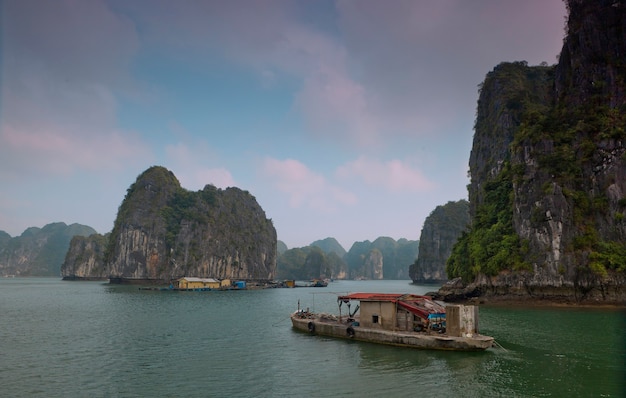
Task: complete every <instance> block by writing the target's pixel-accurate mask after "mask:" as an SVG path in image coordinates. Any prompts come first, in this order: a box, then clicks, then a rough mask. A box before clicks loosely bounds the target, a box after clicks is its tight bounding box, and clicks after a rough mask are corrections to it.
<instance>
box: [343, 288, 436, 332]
mask: <svg viewBox="0 0 626 398" xmlns="http://www.w3.org/2000/svg"><path fill="white" fill-rule="evenodd" d="M337 301H338V303H339V311H340V314H341V306H342V304H345V305H346V306H347V307H348V317H349V318H352V317H354V315H355V314H356V312H357V311H358V310H360V316H359V320H358V324H359V325H360V326H363V327H368V328H380V329H386V330H404V331H421V330H424V329H431V330H443V329H444V328H445V322H446V309H445V307H444V306H442V305H440V304H438V303H436V302H434V301H432V300H431V299H430V298H429V297H427V296H418V295H413V294H395V293H391V294H390V293H352V294H349V295H345V296H339V298H338V299H337ZM353 301H358V302H359V303H358V304H357V305H356V307H354V308H351V306H352V302H353Z"/></svg>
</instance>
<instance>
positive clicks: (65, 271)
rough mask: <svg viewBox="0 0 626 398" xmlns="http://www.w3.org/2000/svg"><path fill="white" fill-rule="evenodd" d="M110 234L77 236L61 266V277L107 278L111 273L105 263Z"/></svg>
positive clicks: (75, 278)
mask: <svg viewBox="0 0 626 398" xmlns="http://www.w3.org/2000/svg"><path fill="white" fill-rule="evenodd" d="M109 237H110V234H106V235H100V234H93V235H90V236H75V237H74V238H72V241H71V242H70V247H69V249H68V251H67V254H66V255H65V261H64V262H63V265H62V266H61V277H62V278H63V279H65V280H106V279H108V277H109V273H108V271H107V269H106V266H105V263H104V251H105V250H106V247H107V243H108V241H109Z"/></svg>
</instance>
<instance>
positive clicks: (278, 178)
mask: <svg viewBox="0 0 626 398" xmlns="http://www.w3.org/2000/svg"><path fill="white" fill-rule="evenodd" d="M263 174H264V176H265V177H266V178H268V179H270V180H271V181H273V185H274V186H275V187H276V189H278V190H279V191H280V192H282V193H284V194H286V195H287V196H288V197H289V205H290V206H291V207H293V208H299V207H308V208H312V209H315V210H317V211H322V212H324V213H327V212H334V211H336V210H337V207H338V206H342V205H349V204H353V203H355V202H356V197H355V196H354V195H353V194H351V193H350V192H348V191H346V190H345V189H342V188H341V187H339V186H335V185H333V184H331V183H329V182H328V181H327V180H326V179H325V178H324V177H323V176H322V175H320V174H317V173H315V172H313V171H311V170H310V169H309V168H308V167H306V166H305V165H304V164H302V163H300V162H299V161H297V160H293V159H286V160H278V159H272V158H267V159H265V161H264V164H263Z"/></svg>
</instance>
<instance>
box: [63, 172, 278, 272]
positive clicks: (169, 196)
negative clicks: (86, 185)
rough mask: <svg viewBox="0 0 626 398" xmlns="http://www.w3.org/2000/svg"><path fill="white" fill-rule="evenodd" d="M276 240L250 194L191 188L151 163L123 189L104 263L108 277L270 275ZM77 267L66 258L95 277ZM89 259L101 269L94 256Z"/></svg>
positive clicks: (72, 267) (273, 232)
mask: <svg viewBox="0 0 626 398" xmlns="http://www.w3.org/2000/svg"><path fill="white" fill-rule="evenodd" d="M276 242H277V241H276V230H275V229H274V227H273V225H272V222H271V220H268V219H267V218H266V217H265V213H264V211H263V210H262V209H261V207H260V206H259V205H258V203H257V202H256V199H255V198H254V197H253V196H252V195H250V194H249V193H248V192H245V191H242V190H240V189H237V188H228V189H226V190H221V189H217V188H215V187H213V186H211V185H207V186H206V187H205V188H204V189H203V190H201V191H198V192H189V191H186V190H184V189H183V188H181V186H180V183H179V182H178V180H177V179H176V177H175V176H174V174H172V172H170V171H169V170H167V169H165V168H163V167H151V168H150V169H148V170H146V171H145V172H144V173H142V174H141V175H140V176H139V177H138V178H137V180H136V182H135V183H134V184H133V185H132V186H131V187H130V188H129V189H128V192H127V194H126V197H125V199H124V201H123V202H122V205H121V206H120V208H119V211H118V215H117V218H116V220H115V225H114V228H113V231H112V232H111V236H110V238H109V239H108V241H107V247H106V249H105V251H104V253H103V262H104V264H105V270H106V271H105V272H106V274H107V275H109V276H114V277H118V278H123V279H127V280H159V281H166V282H167V281H170V280H171V279H175V278H179V277H182V276H197V277H213V278H232V279H271V278H273V275H274V272H275V268H276V245H277V243H276ZM80 243H81V242H76V245H77V246H79V245H80ZM85 247H88V245H86V246H85ZM77 252H80V250H79V248H77ZM95 252H96V250H95V249H94V253H95ZM82 256H83V258H89V257H90V256H88V255H87V254H83V255H82ZM76 257H79V256H76ZM82 264H83V265H81V264H76V262H75V261H72V260H71V258H70V259H68V260H67V261H66V265H67V267H66V268H67V270H68V271H67V272H68V273H69V272H70V271H69V270H70V269H71V270H73V273H74V274H75V275H79V274H80V275H92V274H91V273H90V271H88V270H87V269H86V268H87V267H89V265H88V263H86V262H83V263H82ZM92 264H93V268H92V269H93V270H95V272H96V273H98V272H99V271H98V270H99V268H98V266H99V265H98V261H97V260H94V261H92Z"/></svg>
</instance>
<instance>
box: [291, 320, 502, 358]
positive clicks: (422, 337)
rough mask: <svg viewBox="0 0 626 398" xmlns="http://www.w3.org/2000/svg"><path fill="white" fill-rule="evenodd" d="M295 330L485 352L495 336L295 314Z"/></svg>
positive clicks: (322, 334)
mask: <svg viewBox="0 0 626 398" xmlns="http://www.w3.org/2000/svg"><path fill="white" fill-rule="evenodd" d="M291 323H292V326H293V328H294V329H297V330H300V331H303V332H307V333H311V334H317V335H321V336H329V337H337V338H343V339H351V340H358V341H366V342H370V343H377V344H387V345H394V346H401V347H411V348H418V349H427V350H448V351H483V350H486V349H487V348H489V347H491V346H492V345H493V341H494V339H493V337H489V336H483V335H479V334H474V335H473V336H471V337H455V336H448V335H446V334H440V333H436V332H405V331H391V330H384V329H374V328H365V327H362V326H355V325H354V324H353V323H352V322H350V323H346V322H343V321H341V320H336V321H335V320H329V319H321V318H320V317H317V316H316V317H302V316H301V314H299V313H294V314H292V316H291Z"/></svg>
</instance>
